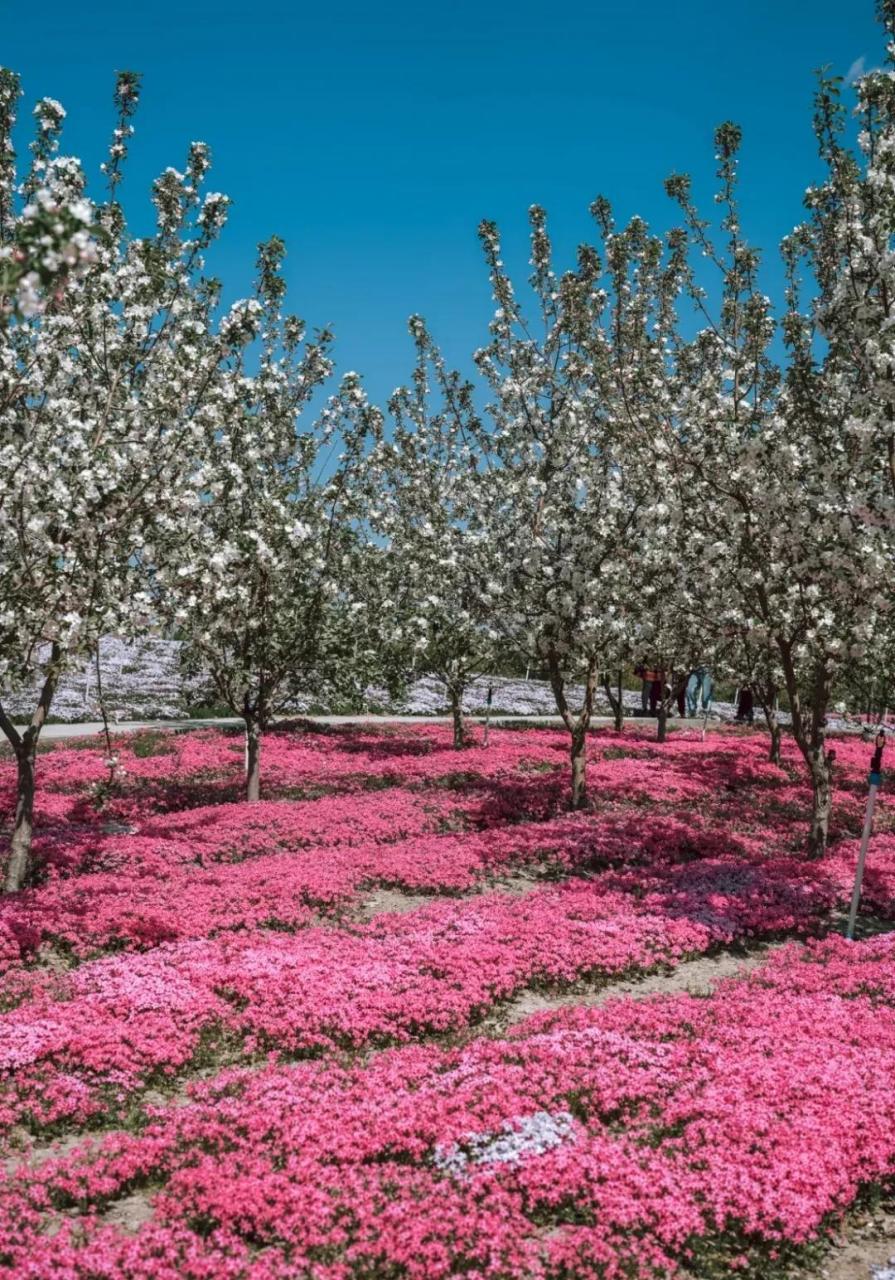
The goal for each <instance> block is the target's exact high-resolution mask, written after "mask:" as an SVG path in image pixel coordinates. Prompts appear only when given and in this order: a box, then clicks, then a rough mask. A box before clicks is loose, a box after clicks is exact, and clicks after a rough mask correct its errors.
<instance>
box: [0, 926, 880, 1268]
mask: <svg viewBox="0 0 895 1280" xmlns="http://www.w3.org/2000/svg"><path fill="white" fill-rule="evenodd" d="M893 960H895V947H893V943H892V941H891V940H885V941H876V942H873V943H864V944H857V945H856V946H854V947H853V948H851V949H849V948H847V947H846V946H845V944H843V943H842V942H827V943H823V944H818V945H815V946H814V947H812V948H811V949H809V950H808V951H807V952H806V951H805V950H804V949H801V948H796V947H792V948H789V949H788V950H786V951H784V952H783V953H782V954H781V955H780V956H779V957H777V958H775V959H772V960H771V961H770V962H769V963H768V964H767V965H766V966H765V967H764V968H763V969H760V970H758V971H756V972H755V973H754V974H753V975H752V976H751V977H749V978H746V979H736V980H732V981H729V982H727V983H725V984H723V985H722V987H721V988H720V989H719V990H718V991H716V993H715V994H714V995H713V996H712V997H710V998H708V999H693V998H692V997H689V996H678V997H673V998H658V999H651V1000H645V1001H631V1000H615V1001H611V1002H609V1003H608V1004H606V1005H605V1006H603V1007H602V1008H597V1009H592V1008H591V1009H583V1008H577V1009H568V1010H565V1011H563V1012H562V1013H560V1014H549V1015H538V1016H536V1017H534V1018H531V1019H529V1020H528V1021H527V1022H526V1023H524V1024H523V1025H521V1026H520V1027H518V1028H516V1029H515V1031H514V1032H513V1034H512V1035H511V1036H509V1037H507V1038H505V1039H502V1040H493V1041H492V1040H478V1041H476V1042H474V1043H473V1044H471V1045H468V1046H466V1047H465V1048H463V1049H460V1050H454V1051H447V1052H446V1051H442V1050H436V1049H432V1048H420V1047H418V1046H411V1047H408V1048H406V1049H402V1050H397V1051H393V1052H392V1053H388V1054H385V1055H382V1056H380V1057H377V1058H376V1059H374V1060H373V1061H372V1062H371V1063H370V1064H369V1065H367V1066H364V1067H358V1068H345V1067H342V1066H338V1065H336V1064H334V1063H332V1062H325V1063H324V1062H317V1063H307V1064H298V1065H296V1066H291V1067H269V1068H267V1069H266V1070H261V1071H256V1072H245V1071H229V1072H225V1073H223V1074H222V1075H221V1076H220V1077H219V1078H218V1079H216V1080H214V1081H212V1082H209V1083H206V1084H202V1085H197V1086H195V1087H194V1088H193V1090H192V1101H191V1102H190V1103H189V1104H188V1105H184V1106H178V1107H174V1108H158V1109H156V1111H155V1113H154V1116H153V1118H152V1119H151V1120H150V1123H149V1124H148V1126H147V1127H146V1128H145V1130H144V1131H143V1132H142V1133H140V1134H138V1135H132V1134H126V1133H120V1134H113V1135H111V1136H108V1137H106V1138H105V1139H103V1140H102V1142H101V1143H100V1144H99V1145H98V1146H91V1145H90V1144H88V1145H86V1146H84V1147H82V1148H80V1149H78V1150H76V1151H74V1152H72V1153H69V1154H67V1155H63V1156H61V1157H59V1158H56V1159H51V1160H49V1161H47V1162H45V1163H44V1164H42V1165H41V1166H40V1167H38V1168H35V1169H30V1168H29V1167H28V1166H25V1167H24V1168H23V1169H22V1170H20V1171H19V1172H18V1173H17V1174H15V1175H13V1176H10V1177H8V1178H7V1179H6V1182H5V1184H4V1185H3V1186H2V1188H0V1203H2V1205H3V1220H4V1221H5V1222H6V1223H7V1224H8V1225H7V1228H6V1236H5V1239H4V1240H3V1242H2V1245H0V1248H2V1253H3V1257H4V1258H5V1260H6V1265H7V1266H8V1267H9V1268H11V1269H13V1270H15V1274H16V1275H25V1276H38V1275H41V1276H46V1275H54V1274H57V1273H58V1274H60V1275H63V1274H64V1275H76V1276H84V1277H86V1276H87V1275H96V1274H102V1275H103V1276H104V1277H105V1276H108V1277H119V1276H125V1275H131V1276H132V1275H140V1276H147V1277H156V1276H158V1277H161V1276H167V1275H170V1274H175V1273H176V1274H178V1275H188V1276H194V1277H199V1276H206V1275H211V1274H214V1275H225V1276H234V1277H236V1276H239V1277H251V1278H252V1280H262V1278H264V1280H267V1278H269V1277H283V1278H284V1277H286V1276H287V1275H291V1276H295V1275H296V1274H308V1275H313V1276H314V1277H322V1278H324V1280H336V1277H338V1278H340V1280H341V1278H343V1277H347V1276H350V1275H374V1274H375V1275H396V1274H400V1275H402V1276H407V1277H410V1278H412V1280H439V1278H441V1277H444V1280H447V1277H451V1276H455V1275H457V1274H458V1273H461V1272H463V1271H464V1270H465V1271H470V1270H471V1271H473V1272H474V1273H475V1274H477V1275H479V1276H481V1277H494V1278H495V1280H505V1278H506V1277H513V1276H515V1277H519V1278H520V1280H521V1278H522V1277H544V1278H545V1280H546V1278H550V1280H561V1278H562V1280H566V1278H567V1277H569V1276H576V1277H578V1276H581V1277H593V1278H594V1280H607V1277H612V1278H613V1280H622V1277H624V1278H625V1280H628V1278H630V1277H639V1278H646V1277H659V1276H674V1275H675V1274H677V1273H678V1271H679V1270H680V1268H681V1267H682V1266H685V1267H687V1268H688V1269H689V1271H690V1274H697V1275H719V1276H720V1275H722V1274H745V1273H747V1272H748V1274H750V1275H753V1276H762V1277H768V1276H771V1275H773V1274H776V1272H775V1267H776V1265H777V1264H778V1263H779V1262H781V1261H782V1260H785V1259H787V1258H791V1257H792V1256H793V1250H796V1249H804V1248H805V1247H806V1246H809V1245H810V1244H811V1243H812V1242H813V1241H815V1240H817V1238H818V1237H819V1236H822V1235H823V1233H824V1230H825V1228H826V1226H827V1224H828V1223H831V1222H834V1221H835V1218H836V1215H837V1214H840V1213H841V1212H842V1211H843V1210H844V1208H845V1207H846V1206H847V1205H848V1204H849V1203H850V1202H851V1201H852V1200H853V1199H854V1197H855V1196H856V1194H857V1193H858V1191H859V1189H860V1188H861V1187H862V1186H863V1185H865V1184H868V1183H872V1182H875V1181H880V1180H883V1179H885V1178H887V1177H890V1176H891V1175H892V1173H893V1171H895V1010H893V1006H892V1002H893V1000H895V987H893V980H892V974H893V972H895V965H893ZM856 961H857V963H856ZM856 969H857V971H858V972H857V974H856ZM868 986H869V988H870V990H872V992H873V994H872V995H871V994H869V992H868V990H867V988H868ZM140 1187H146V1188H147V1189H148V1194H149V1195H150V1196H151V1199H152V1203H153V1209H154V1216H153V1220H152V1222H151V1223H150V1224H149V1225H147V1226H145V1227H144V1228H143V1229H142V1230H141V1231H140V1232H139V1234H138V1235H137V1236H135V1237H133V1238H132V1237H129V1236H127V1235H123V1234H122V1233H121V1232H120V1231H119V1230H117V1229H116V1228H115V1227H113V1226H111V1225H107V1224H106V1223H105V1222H104V1220H103V1212H104V1210H105V1209H106V1208H107V1206H108V1205H109V1204H110V1203H112V1202H114V1201H116V1200H117V1199H119V1198H121V1197H123V1196H126V1195H128V1194H130V1193H132V1192H133V1191H134V1189H135V1188H140ZM48 1223H49V1224H52V1228H53V1234H51V1235H49V1236H48V1235H47V1234H44V1229H45V1227H46V1226H47V1224H48ZM13 1224H14V1229H15V1234H14V1233H13ZM780 1274H782V1272H781V1273H780Z"/></svg>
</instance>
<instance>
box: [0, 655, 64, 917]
mask: <svg viewBox="0 0 895 1280" xmlns="http://www.w3.org/2000/svg"><path fill="white" fill-rule="evenodd" d="M60 659H61V653H60V650H59V646H58V645H56V644H54V645H53V647H52V650H51V652H50V661H49V664H48V666H47V674H46V677H45V679H44V683H43V688H42V689H41V691H40V697H39V698H38V701H37V706H36V707H35V709H34V714H33V715H32V717H31V723H30V724H29V725H28V728H27V729H26V730H25V732H24V733H20V732H19V731H18V729H16V727H15V725H14V724H13V723H12V721H11V720H10V719H9V717H8V716H7V714H6V712H5V711H4V710H3V708H2V706H0V729H2V730H3V732H4V734H5V735H6V738H7V741H8V742H9V745H10V746H11V747H12V749H13V751H14V752H15V757H16V765H17V771H18V779H17V789H16V816H15V820H14V822H13V828H12V841H11V842H10V847H9V861H8V862H7V864H6V877H5V880H4V885H3V888H4V891H5V892H6V893H18V891H19V890H20V889H22V888H23V887H24V885H25V882H26V881H27V879H28V875H29V873H30V871H31V841H32V838H33V835H34V795H35V791H36V780H35V763H36V760H37V743H38V741H39V739H40V731H41V729H42V728H43V727H44V724H45V723H46V719H47V716H48V715H49V712H50V705H51V704H52V701H53V695H54V693H55V692H56V686H57V684H58V683H59V666H60Z"/></svg>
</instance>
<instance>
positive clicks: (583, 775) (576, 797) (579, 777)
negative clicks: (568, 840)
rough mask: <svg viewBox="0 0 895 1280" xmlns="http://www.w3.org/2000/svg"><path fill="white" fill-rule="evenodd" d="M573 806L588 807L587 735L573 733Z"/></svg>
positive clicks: (578, 807) (574, 807) (575, 807)
mask: <svg viewBox="0 0 895 1280" xmlns="http://www.w3.org/2000/svg"><path fill="white" fill-rule="evenodd" d="M571 758H572V808H573V809H586V808H587V735H586V734H585V733H584V732H583V731H582V732H580V733H578V732H576V733H573V734H572V750H571Z"/></svg>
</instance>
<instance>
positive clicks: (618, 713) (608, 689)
mask: <svg viewBox="0 0 895 1280" xmlns="http://www.w3.org/2000/svg"><path fill="white" fill-rule="evenodd" d="M603 692H604V693H605V694H606V698H607V701H608V702H609V707H610V709H611V711H612V716H613V719H614V720H615V731H616V733H621V731H622V730H623V729H624V727H625V704H624V700H623V698H622V670H621V668H620V667H619V671H618V683H617V685H616V691H615V693H613V691H612V686H611V685H610V683H609V673H608V671H607V672H604V673H603Z"/></svg>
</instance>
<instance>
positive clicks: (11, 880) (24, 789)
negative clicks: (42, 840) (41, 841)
mask: <svg viewBox="0 0 895 1280" xmlns="http://www.w3.org/2000/svg"><path fill="white" fill-rule="evenodd" d="M36 745H37V743H36V742H35V746H36ZM16 763H17V765H18V791H17V796H16V817H15V823H14V825H13V829H12V842H11V843H10V846H9V862H8V863H7V864H6V883H5V884H4V886H3V887H4V889H5V891H6V892H7V893H17V892H18V891H19V889H21V888H22V887H23V886H24V884H25V880H26V879H27V876H28V871H29V869H30V862H31V839H32V836H33V834H34V790H35V787H34V753H33V751H32V752H31V753H28V752H27V751H25V750H23V751H22V752H21V753H20V754H19V755H18V758H17V761H16Z"/></svg>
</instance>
